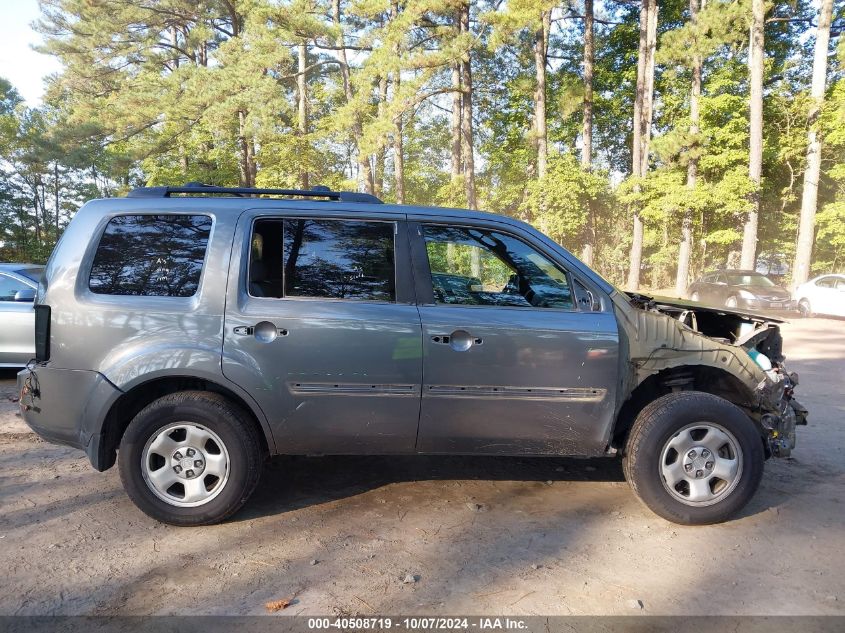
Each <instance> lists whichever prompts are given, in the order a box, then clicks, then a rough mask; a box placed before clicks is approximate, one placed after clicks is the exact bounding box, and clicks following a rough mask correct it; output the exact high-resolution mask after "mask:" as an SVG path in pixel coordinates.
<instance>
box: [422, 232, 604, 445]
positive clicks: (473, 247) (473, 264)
mask: <svg viewBox="0 0 845 633" xmlns="http://www.w3.org/2000/svg"><path fill="white" fill-rule="evenodd" d="M410 228H411V237H412V240H413V241H414V242H413V243H414V250H413V255H414V264H415V278H416V279H417V281H418V282H419V285H418V288H417V294H418V296H419V297H420V298H421V299H420V300H421V305H420V315H421V317H422V326H423V346H424V350H425V355H424V359H425V360H424V370H423V376H424V384H423V397H422V410H421V415H420V430H419V440H418V443H417V447H418V450H419V451H421V452H433V453H486V454H582V455H595V454H600V453H602V452H603V451H604V449H605V446H606V443H607V439H608V433H609V429H610V424H611V421H612V419H613V413H614V407H615V401H616V384H617V377H618V371H619V370H618V365H617V363H618V360H619V357H618V355H619V338H618V331H617V323H616V318H615V316H614V314H613V312H612V309H611V308H610V304H609V300H608V299H607V297H602V296H601V295H600V294H599V291H598V290H597V289H596V288H594V287H591V286H590V285H589V284H588V283H587V282H586V281H584V280H579V279H577V278H576V277H575V276H573V275H572V274H570V273H569V272H568V271H567V270H566V269H565V268H564V267H563V266H561V265H560V264H559V263H556V261H555V259H554V256H552V255H550V254H548V253H546V252H544V251H543V247H542V245H537V244H534V245H532V244H530V243H529V242H528V241H527V240H528V239H529V238H528V236H527V235H524V236H517V235H514V234H511V233H509V232H508V231H507V230H503V229H498V228H493V227H492V226H490V225H488V226H479V225H470V224H464V223H455V224H434V223H426V222H424V221H421V222H420V223H419V224H414V225H412V226H411V227H410Z"/></svg>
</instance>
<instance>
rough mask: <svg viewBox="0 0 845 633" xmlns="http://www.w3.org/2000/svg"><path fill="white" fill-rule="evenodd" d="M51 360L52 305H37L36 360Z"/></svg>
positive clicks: (41, 361) (40, 361)
mask: <svg viewBox="0 0 845 633" xmlns="http://www.w3.org/2000/svg"><path fill="white" fill-rule="evenodd" d="M48 360H50V306H48V305H37V306H35V362H37V363H43V362H46V361H48Z"/></svg>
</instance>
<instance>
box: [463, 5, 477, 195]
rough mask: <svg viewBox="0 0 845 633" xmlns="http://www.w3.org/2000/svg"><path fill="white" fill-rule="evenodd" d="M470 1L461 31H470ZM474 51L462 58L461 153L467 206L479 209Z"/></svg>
mask: <svg viewBox="0 0 845 633" xmlns="http://www.w3.org/2000/svg"><path fill="white" fill-rule="evenodd" d="M469 10H470V4H469V2H465V3H464V4H463V5H462V7H461V31H462V32H463V33H469ZM471 63H472V53H471V51H470V50H467V51H466V52H465V53H464V55H463V56H462V58H461V88H462V90H461V155H462V158H463V164H464V187H465V188H466V197H467V207H468V208H469V209H473V210H475V209H477V208H478V204H477V202H476V199H475V155H474V151H473V140H474V139H473V130H472V96H473V95H472V65H471Z"/></svg>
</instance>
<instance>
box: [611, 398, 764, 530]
mask: <svg viewBox="0 0 845 633" xmlns="http://www.w3.org/2000/svg"><path fill="white" fill-rule="evenodd" d="M699 422H702V423H708V422H709V423H713V424H716V425H718V426H720V427H722V428H723V429H725V430H727V431H729V432H730V433H731V434H732V435H733V438H734V439H735V440H736V442H737V444H738V448H739V451H741V457H742V460H741V463H742V470H741V472H740V473H739V474H738V476H737V477H738V481H737V482H736V484H735V486H734V487H733V489H732V490H729V491H727V492H726V493H725V496H724V497H723V498H721V499H718V498H717V500H716V501H715V502H713V503H712V505H688V504H687V503H685V502H683V501H681V500H679V499H678V498H676V496H674V495H673V494H671V493H670V492H669V490H668V487H667V485H666V484H665V483H664V477H663V475H662V473H661V456H662V454H663V449H664V447H665V446H666V445H667V443H668V442H669V441H670V439H671V438H673V437H674V436H675V435H676V434H678V433H679V431H681V430H682V429H684V428H685V427H687V426H688V425H692V424H696V423H699ZM764 462H765V454H764V451H763V442H762V439H761V437H760V434H759V432H758V430H757V429H756V428H755V426H754V424H753V422H752V421H751V420H750V419H749V418H748V416H747V415H746V414H745V413H744V412H743V411H742V410H741V409H739V408H738V407H736V406H735V405H733V404H732V403H730V402H728V401H727V400H725V399H723V398H720V397H718V396H714V395H712V394H709V393H702V392H698V391H682V392H675V393H670V394H668V395H665V396H663V397H661V398H658V399H657V400H655V401H654V402H651V403H650V404H648V405H647V406H646V407H645V408H644V409H643V410H642V411H641V412H640V414H639V415H638V416H637V419H636V421H635V422H634V425H633V427H632V429H631V433H630V434H629V436H628V441H627V443H626V448H625V456H624V458H623V460H622V468H623V471H624V473H625V479H626V480H627V481H628V483H629V484H630V485H631V488H633V490H634V494H636V495H637V497H638V498H639V499H640V501H642V502H643V503H644V504H645V505H646V506H647V507H648V508H649V509H651V510H652V511H653V512H654V513H655V514H658V515H659V516H661V517H663V518H664V519H666V520H668V521H672V522H674V523H680V524H683V525H707V524H711V523H720V522H722V521H725V520H727V519H729V518H730V517H731V516H733V515H734V514H736V513H737V512H739V510H741V509H742V508H743V507H744V506H745V505H746V504H747V503H748V501H749V500H750V499H751V498H752V497H753V496H754V493H755V492H756V491H757V488H758V486H759V485H760V480H761V479H762V476H763V463H764Z"/></svg>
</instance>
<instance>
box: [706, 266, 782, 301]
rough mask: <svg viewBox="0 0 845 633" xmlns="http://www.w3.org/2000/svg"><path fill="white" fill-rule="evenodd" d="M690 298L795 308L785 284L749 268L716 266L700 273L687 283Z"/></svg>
mask: <svg viewBox="0 0 845 633" xmlns="http://www.w3.org/2000/svg"><path fill="white" fill-rule="evenodd" d="M689 298H690V299H691V300H693V301H698V302H701V303H706V304H708V305H713V306H725V307H726V308H734V309H736V308H739V309H741V310H751V311H759V310H778V311H791V310H795V302H794V301H793V300H792V296H791V295H790V294H789V291H788V290H787V289H786V288H782V287H781V286H778V285H777V284H776V283H775V282H773V281H772V280H771V279H769V278H768V277H766V275H762V274H760V273H758V272H756V271H753V270H717V271H714V272H711V273H707V274H706V275H703V276H702V277H701V278H700V279H698V280H697V281H695V282H693V283H692V284H691V285H690V287H689Z"/></svg>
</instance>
